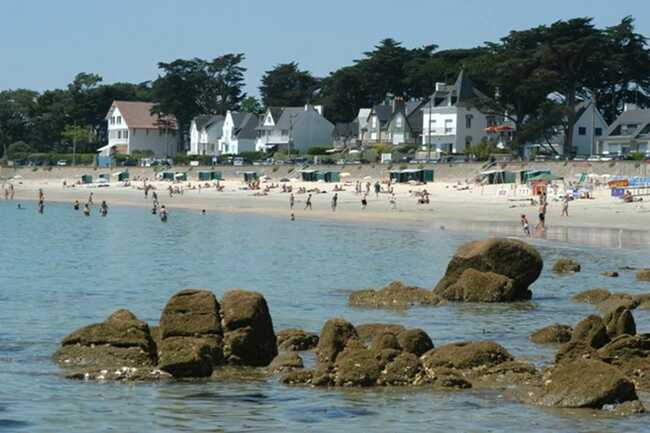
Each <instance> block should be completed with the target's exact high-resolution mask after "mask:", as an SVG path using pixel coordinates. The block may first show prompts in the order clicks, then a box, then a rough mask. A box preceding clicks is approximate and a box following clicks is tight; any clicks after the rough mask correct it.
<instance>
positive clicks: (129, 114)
mask: <svg viewBox="0 0 650 433" xmlns="http://www.w3.org/2000/svg"><path fill="white" fill-rule="evenodd" d="M154 105H155V104H153V103H152V102H139V101H113V103H112V104H111V108H110V109H109V110H108V114H106V119H107V120H108V118H109V116H110V114H111V112H112V111H113V109H114V108H115V107H117V109H118V110H120V113H121V114H122V117H123V118H124V121H125V122H126V124H127V126H128V127H129V128H143V129H145V128H146V129H159V128H174V129H175V128H176V118H175V117H174V116H172V115H167V116H162V117H159V116H158V115H156V114H151V110H152V109H153V107H154Z"/></svg>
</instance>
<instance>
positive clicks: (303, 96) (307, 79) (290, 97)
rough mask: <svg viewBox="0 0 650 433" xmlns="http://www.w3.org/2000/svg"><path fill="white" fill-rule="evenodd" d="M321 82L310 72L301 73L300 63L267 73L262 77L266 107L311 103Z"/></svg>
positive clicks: (261, 91)
mask: <svg viewBox="0 0 650 433" xmlns="http://www.w3.org/2000/svg"><path fill="white" fill-rule="evenodd" d="M318 83H319V80H318V79H316V78H314V77H313V76H312V75H311V74H310V73H309V72H308V71H301V70H300V69H299V68H298V63H295V62H291V63H283V64H279V65H277V66H275V67H274V68H273V69H271V70H269V71H266V72H265V73H264V76H263V77H262V85H261V86H260V94H261V96H262V103H263V104H264V106H265V107H295V106H301V105H304V104H307V103H309V102H310V101H311V99H312V97H313V94H314V92H315V91H316V90H317V88H318V87H319V86H318Z"/></svg>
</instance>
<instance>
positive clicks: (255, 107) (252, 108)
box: [241, 96, 263, 114]
mask: <svg viewBox="0 0 650 433" xmlns="http://www.w3.org/2000/svg"><path fill="white" fill-rule="evenodd" d="M241 111H243V112H244V113H254V114H260V113H261V112H262V111H263V109H262V105H261V104H260V101H258V100H257V98H256V97H255V96H247V97H246V98H244V100H243V101H241Z"/></svg>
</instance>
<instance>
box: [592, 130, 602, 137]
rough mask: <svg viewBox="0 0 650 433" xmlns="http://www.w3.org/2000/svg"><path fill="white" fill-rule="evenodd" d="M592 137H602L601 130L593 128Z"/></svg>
mask: <svg viewBox="0 0 650 433" xmlns="http://www.w3.org/2000/svg"><path fill="white" fill-rule="evenodd" d="M594 135H595V136H596V137H600V136H601V135H603V128H595V129H594Z"/></svg>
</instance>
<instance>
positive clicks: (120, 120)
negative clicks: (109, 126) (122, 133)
mask: <svg viewBox="0 0 650 433" xmlns="http://www.w3.org/2000/svg"><path fill="white" fill-rule="evenodd" d="M117 124H118V125H121V124H122V116H117Z"/></svg>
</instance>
